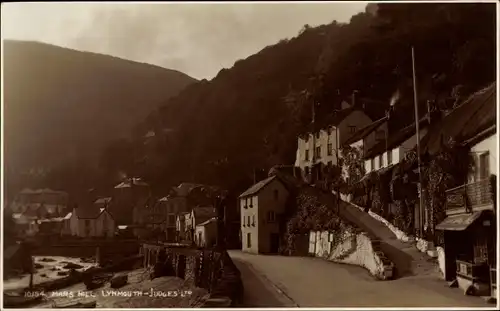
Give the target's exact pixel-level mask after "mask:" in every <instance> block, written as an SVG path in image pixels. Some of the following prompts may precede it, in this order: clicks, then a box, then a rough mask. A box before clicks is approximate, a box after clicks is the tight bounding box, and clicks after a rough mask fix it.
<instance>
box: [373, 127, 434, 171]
mask: <svg viewBox="0 0 500 311" xmlns="http://www.w3.org/2000/svg"><path fill="white" fill-rule="evenodd" d="M426 134H427V128H423V129H420V139H422V138H423V137H424V136H425V135H426ZM416 145H417V135H413V136H411V137H410V138H408V139H407V140H405V141H404V142H403V143H402V144H401V145H400V146H398V147H396V148H393V149H392V150H390V151H385V152H384V153H382V154H378V155H376V156H374V157H372V158H370V159H366V160H365V171H366V173H367V174H368V173H369V172H371V171H373V170H375V171H376V170H379V169H381V168H384V167H387V166H389V165H390V164H389V159H388V153H389V152H390V153H391V154H392V163H391V164H392V165H394V164H397V163H399V162H401V160H403V159H404V157H405V156H406V153H408V151H410V150H411V149H413V148H414V147H415V146H416ZM380 158H382V166H380V161H379V160H380ZM372 159H374V160H375V163H374V167H372Z"/></svg>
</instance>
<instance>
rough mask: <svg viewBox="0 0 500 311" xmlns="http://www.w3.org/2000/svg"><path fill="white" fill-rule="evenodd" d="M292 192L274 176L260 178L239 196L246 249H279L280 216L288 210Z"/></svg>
mask: <svg viewBox="0 0 500 311" xmlns="http://www.w3.org/2000/svg"><path fill="white" fill-rule="evenodd" d="M288 194H289V193H288V190H287V188H286V186H285V184H284V183H283V182H282V181H281V180H280V179H279V178H278V177H277V176H276V175H274V176H271V177H268V178H266V179H264V180H261V181H259V182H258V183H256V184H255V185H253V186H252V187H250V188H249V189H247V190H246V191H245V192H243V193H242V194H241V195H240V196H239V201H240V210H241V237H242V250H243V251H245V252H251V253H276V252H278V248H279V240H280V237H279V223H278V219H279V217H280V216H281V215H282V213H283V212H284V211H285V204H286V201H287V198H288Z"/></svg>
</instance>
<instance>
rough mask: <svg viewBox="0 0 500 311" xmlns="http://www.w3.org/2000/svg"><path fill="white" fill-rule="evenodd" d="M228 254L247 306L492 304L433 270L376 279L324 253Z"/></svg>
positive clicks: (474, 305)
mask: <svg viewBox="0 0 500 311" xmlns="http://www.w3.org/2000/svg"><path fill="white" fill-rule="evenodd" d="M229 254H230V256H231V258H232V259H233V261H234V262H235V264H236V265H237V266H238V268H239V269H240V271H241V276H242V279H243V285H244V288H245V299H244V301H245V303H244V307H483V308H488V307H489V308H492V307H493V305H491V304H487V303H486V302H485V301H484V300H482V299H481V298H479V297H470V296H464V295H463V292H462V291H460V290H459V289H456V288H449V287H448V286H447V283H446V282H444V281H442V280H439V279H436V278H430V277H428V276H422V277H419V276H409V277H404V278H401V279H397V280H393V281H377V280H375V279H374V278H373V277H372V276H371V275H370V274H369V273H368V272H367V271H366V270H365V269H363V268H361V267H356V266H349V265H343V264H335V263H332V262H329V261H326V260H324V259H321V258H311V257H286V256H267V255H253V254H247V253H243V252H241V251H234V250H232V251H229Z"/></svg>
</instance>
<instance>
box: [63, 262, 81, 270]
mask: <svg viewBox="0 0 500 311" xmlns="http://www.w3.org/2000/svg"><path fill="white" fill-rule="evenodd" d="M63 268H64V269H81V268H83V266H82V265H79V264H76V263H72V262H68V263H67V264H66V265H64V266H63Z"/></svg>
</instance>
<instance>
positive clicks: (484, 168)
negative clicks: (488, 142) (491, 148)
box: [479, 152, 490, 180]
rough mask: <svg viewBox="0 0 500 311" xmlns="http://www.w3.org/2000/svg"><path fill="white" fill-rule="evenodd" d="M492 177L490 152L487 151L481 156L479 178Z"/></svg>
mask: <svg viewBox="0 0 500 311" xmlns="http://www.w3.org/2000/svg"><path fill="white" fill-rule="evenodd" d="M489 177H490V153H489V152H485V153H483V154H481V155H480V156H479V179H480V180H483V179H486V178H489Z"/></svg>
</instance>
